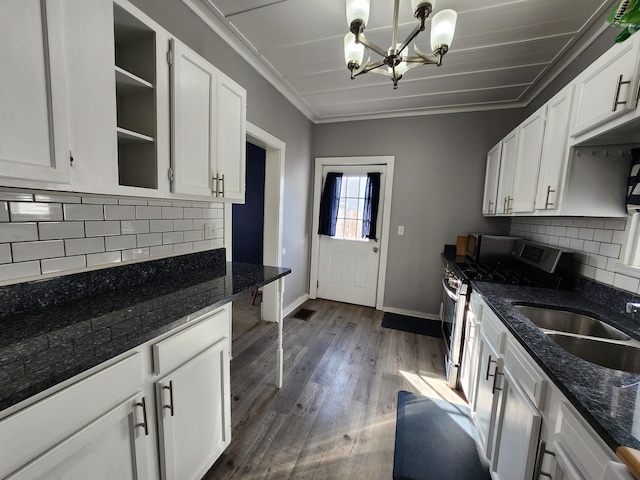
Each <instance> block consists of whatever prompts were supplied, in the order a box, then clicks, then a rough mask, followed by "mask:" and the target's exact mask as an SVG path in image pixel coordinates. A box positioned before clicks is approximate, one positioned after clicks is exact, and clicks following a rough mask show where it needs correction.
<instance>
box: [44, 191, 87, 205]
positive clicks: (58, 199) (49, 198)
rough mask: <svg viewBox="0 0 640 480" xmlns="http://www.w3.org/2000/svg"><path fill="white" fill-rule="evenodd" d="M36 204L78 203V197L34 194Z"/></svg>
mask: <svg viewBox="0 0 640 480" xmlns="http://www.w3.org/2000/svg"><path fill="white" fill-rule="evenodd" d="M35 200H36V202H48V203H80V197H74V196H71V195H60V194H43V193H36V195H35Z"/></svg>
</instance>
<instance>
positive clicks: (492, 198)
mask: <svg viewBox="0 0 640 480" xmlns="http://www.w3.org/2000/svg"><path fill="white" fill-rule="evenodd" d="M501 155H502V142H500V143H498V144H497V145H496V146H495V147H493V148H492V149H491V150H489V153H487V170H486V173H485V177H484V199H483V201H482V213H483V214H484V215H493V214H494V213H496V203H497V199H498V178H499V176H500V156H501Z"/></svg>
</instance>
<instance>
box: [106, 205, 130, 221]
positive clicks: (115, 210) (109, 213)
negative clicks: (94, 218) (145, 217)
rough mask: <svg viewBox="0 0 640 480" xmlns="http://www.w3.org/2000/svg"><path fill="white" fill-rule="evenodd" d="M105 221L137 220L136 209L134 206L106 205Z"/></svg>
mask: <svg viewBox="0 0 640 480" xmlns="http://www.w3.org/2000/svg"><path fill="white" fill-rule="evenodd" d="M104 218H105V220H135V219H136V207H135V206H133V205H105V206H104Z"/></svg>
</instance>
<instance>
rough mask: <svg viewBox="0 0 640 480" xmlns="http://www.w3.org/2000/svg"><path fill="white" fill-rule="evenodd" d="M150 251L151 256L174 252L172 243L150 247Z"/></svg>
mask: <svg viewBox="0 0 640 480" xmlns="http://www.w3.org/2000/svg"><path fill="white" fill-rule="evenodd" d="M150 253H151V256H152V257H157V256H161V255H172V254H173V253H174V252H173V245H160V246H154V247H151V249H150Z"/></svg>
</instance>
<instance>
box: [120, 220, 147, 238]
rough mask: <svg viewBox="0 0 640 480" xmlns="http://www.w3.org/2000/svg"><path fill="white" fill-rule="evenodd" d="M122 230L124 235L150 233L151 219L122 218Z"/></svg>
mask: <svg viewBox="0 0 640 480" xmlns="http://www.w3.org/2000/svg"><path fill="white" fill-rule="evenodd" d="M120 231H121V232H122V234H123V235H128V234H136V233H149V220H122V221H121V222H120Z"/></svg>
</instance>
